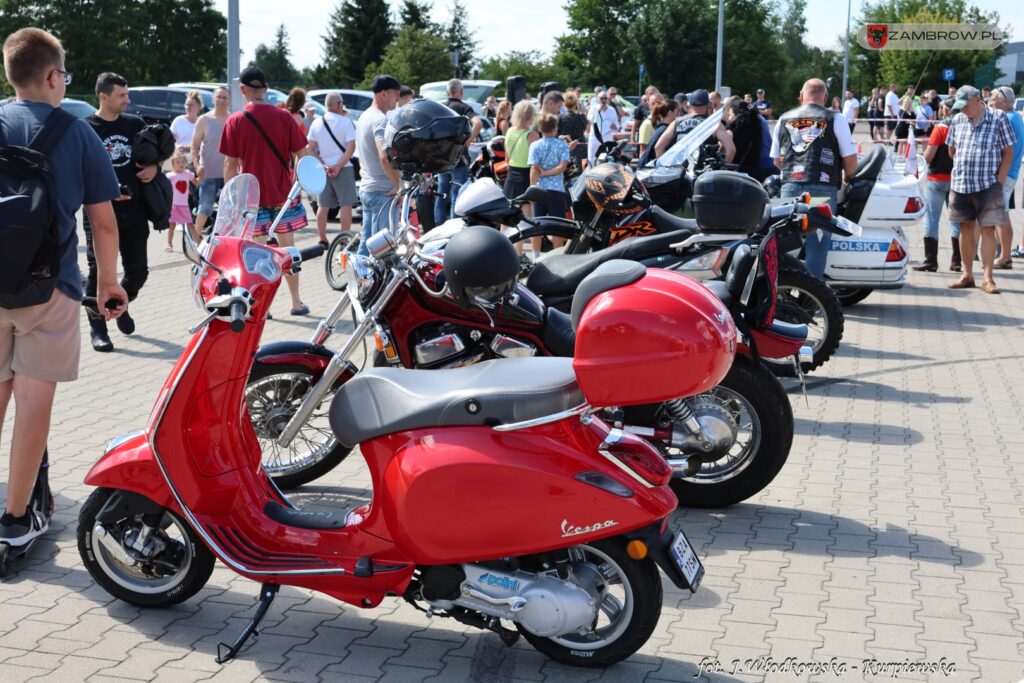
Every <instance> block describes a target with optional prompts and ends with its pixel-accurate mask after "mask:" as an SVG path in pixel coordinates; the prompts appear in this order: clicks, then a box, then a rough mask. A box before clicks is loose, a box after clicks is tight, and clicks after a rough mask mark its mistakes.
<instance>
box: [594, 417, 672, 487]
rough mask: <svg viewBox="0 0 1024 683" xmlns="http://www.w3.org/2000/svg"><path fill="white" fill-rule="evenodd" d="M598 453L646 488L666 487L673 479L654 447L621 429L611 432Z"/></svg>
mask: <svg viewBox="0 0 1024 683" xmlns="http://www.w3.org/2000/svg"><path fill="white" fill-rule="evenodd" d="M598 451H599V452H600V453H601V455H603V456H604V457H605V458H606V459H607V460H608V461H609V462H611V463H612V464H613V465H615V466H616V467H618V468H619V469H620V470H622V471H623V472H625V473H626V474H627V475H629V476H630V477H632V478H633V479H635V480H637V481H638V482H640V483H641V484H643V485H644V486H646V487H653V486H664V485H665V484H667V483H668V482H669V480H670V479H671V478H672V468H671V467H670V466H669V464H668V463H667V462H665V458H663V457H662V456H661V454H660V453H658V451H657V450H655V449H654V446H651V445H650V444H649V443H647V442H646V441H643V440H641V439H638V438H637V437H635V436H632V435H630V434H626V433H625V432H623V431H622V430H620V429H613V430H612V431H611V432H609V434H608V436H607V438H606V439H605V440H604V442H603V443H602V444H601V446H600V447H599V448H598Z"/></svg>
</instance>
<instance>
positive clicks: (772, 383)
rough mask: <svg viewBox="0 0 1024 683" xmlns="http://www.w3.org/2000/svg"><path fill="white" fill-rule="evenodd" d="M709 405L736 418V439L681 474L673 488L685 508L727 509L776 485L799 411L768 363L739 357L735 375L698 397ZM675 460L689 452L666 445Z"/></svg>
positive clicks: (733, 370) (673, 483)
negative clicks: (723, 450) (725, 449)
mask: <svg viewBox="0 0 1024 683" xmlns="http://www.w3.org/2000/svg"><path fill="white" fill-rule="evenodd" d="M696 398H697V400H698V401H700V402H701V403H702V404H703V405H705V407H706V408H709V409H711V410H717V411H722V412H724V413H725V414H726V415H728V416H729V418H731V420H732V422H733V424H734V426H735V429H736V438H735V441H734V442H733V445H732V447H731V448H730V449H729V450H728V452H726V453H723V454H721V455H720V457H718V458H717V459H710V458H705V459H704V461H703V462H702V463H701V466H700V468H699V469H698V470H697V471H696V472H695V473H694V474H693V475H691V476H688V477H679V478H675V479H673V480H672V481H671V482H670V486H671V487H672V490H673V491H675V494H676V496H677V497H678V498H679V504H680V505H681V506H683V507H701V508H706V507H726V506H728V505H733V504H735V503H738V502H740V501H742V500H746V499H747V498H749V497H751V496H753V495H755V494H756V493H758V492H759V491H761V490H762V489H763V488H764V487H766V486H767V485H768V484H769V483H771V481H772V479H774V478H775V475H777V474H778V473H779V471H780V470H782V466H783V465H785V464H786V459H787V458H789V450H790V447H791V446H792V444H793V411H792V408H791V407H790V404H789V397H788V396H787V395H786V391H785V389H784V388H783V387H782V385H781V384H780V383H779V380H777V379H776V378H775V377H774V376H773V375H772V374H771V372H769V371H768V370H767V368H765V367H764V366H763V365H760V364H759V363H757V362H756V361H754V360H753V359H751V358H748V357H746V356H737V357H736V360H735V361H734V363H733V366H732V368H731V369H730V370H729V374H727V375H726V376H725V378H724V379H723V380H722V382H721V383H720V384H719V385H718V386H716V387H715V388H714V389H712V390H711V391H709V392H707V393H704V394H701V395H700V396H698V397H696ZM663 450H664V451H666V452H667V454H668V457H670V458H684V457H686V455H687V454H685V453H682V452H679V451H678V450H677V449H674V448H671V447H669V448H663Z"/></svg>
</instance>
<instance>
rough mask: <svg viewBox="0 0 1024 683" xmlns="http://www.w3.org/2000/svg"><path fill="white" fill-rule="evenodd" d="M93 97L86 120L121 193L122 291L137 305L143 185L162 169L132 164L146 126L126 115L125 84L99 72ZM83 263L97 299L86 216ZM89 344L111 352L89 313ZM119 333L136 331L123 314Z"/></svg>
mask: <svg viewBox="0 0 1024 683" xmlns="http://www.w3.org/2000/svg"><path fill="white" fill-rule="evenodd" d="M96 97H97V98H99V103H100V108H99V109H98V110H97V111H96V113H94V114H92V115H91V116H88V117H86V119H85V122H86V123H88V124H89V125H90V126H92V129H93V130H94V131H96V135H98V136H99V138H100V141H101V142H102V143H103V147H104V148H105V149H106V150H107V155H108V156H109V157H110V163H111V164H112V165H113V166H114V173H116V174H117V181H118V183H119V184H120V187H121V192H120V194H119V195H118V197H117V198H116V199H115V200H114V216H115V217H116V218H117V232H118V239H119V245H120V250H121V266H122V267H123V268H124V277H123V278H122V279H121V286H122V287H124V289H125V291H126V292H127V293H128V300H129V301H135V297H137V296H138V295H139V290H141V289H142V285H144V284H145V283H146V280H147V279H148V278H149V255H148V253H147V251H146V245H147V242H148V241H149V213H148V211H147V208H146V203H145V199H144V197H143V183H149V182H151V181H152V180H153V179H154V178H155V177H156V174H157V173H158V172H159V171H160V167H159V166H157V165H156V164H150V165H148V166H145V167H141V166H139V164H136V163H135V162H134V161H132V145H133V144H134V142H135V136H136V135H138V134H139V132H140V131H141V130H142V129H143V128H145V127H146V122H145V121H143V120H142V119H141V118H140V117H138V116H133V115H132V114H125V113H124V111H125V109H127V108H128V105H129V104H130V103H131V101H130V100H129V98H128V81H127V80H125V79H124V77H123V76H119V75H117V74H115V73H111V72H109V71H108V72H106V73H101V74H100V75H99V77H98V78H97V79H96ZM84 228H85V258H86V262H87V263H88V264H89V277H88V280H87V281H86V285H85V293H86V295H88V296H94V295H95V294H96V256H95V253H94V250H93V230H92V222H91V221H90V220H89V216H86V217H85V223H84ZM88 315H89V326H90V328H91V329H90V335H89V336H90V339H91V340H92V348H93V349H94V350H96V351H99V352H101V353H108V352H110V351H113V350H114V344H113V343H112V342H111V341H110V335H109V334H108V333H107V321H106V320H104V319H103V317H102V316H100V315H97V314H96V313H95V312H93V311H89V313H88ZM117 329H119V330H121V332H122V333H123V334H132V333H133V332H135V321H134V320H133V319H132V317H131V316H130V315H128V314H127V313H125V314H124V315H122V316H120V317H119V318H118V319H117Z"/></svg>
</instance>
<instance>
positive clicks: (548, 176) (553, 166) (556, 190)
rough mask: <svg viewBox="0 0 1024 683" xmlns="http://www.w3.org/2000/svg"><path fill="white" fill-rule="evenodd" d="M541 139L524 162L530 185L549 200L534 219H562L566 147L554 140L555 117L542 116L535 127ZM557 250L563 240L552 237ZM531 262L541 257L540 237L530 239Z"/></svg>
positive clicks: (535, 143) (550, 115)
mask: <svg viewBox="0 0 1024 683" xmlns="http://www.w3.org/2000/svg"><path fill="white" fill-rule="evenodd" d="M537 129H538V130H539V131H540V134H541V136H542V137H541V139H540V140H537V141H536V142H534V143H533V144H532V145H530V154H529V156H528V157H527V163H529V164H530V184H531V185H536V186H537V187H539V188H541V189H542V190H547V192H548V194H549V195H551V201H550V202H548V203H547V204H538V205H534V207H533V216H534V218H537V217H540V216H558V217H559V218H565V207H566V197H565V178H564V172H565V169H566V168H568V166H569V145H568V144H567V143H566V142H565V140H562V139H560V138H558V137H557V133H558V117H557V116H555V115H554V114H541V115H540V121H539V122H538V124H537ZM552 241H553V242H554V244H555V246H556V247H559V246H561V245H562V244H564V243H565V240H563V239H560V238H557V237H553V238H552ZM532 246H533V260H534V261H536V260H537V259H538V258H539V257H540V246H541V238H540V237H534V238H533V245H532Z"/></svg>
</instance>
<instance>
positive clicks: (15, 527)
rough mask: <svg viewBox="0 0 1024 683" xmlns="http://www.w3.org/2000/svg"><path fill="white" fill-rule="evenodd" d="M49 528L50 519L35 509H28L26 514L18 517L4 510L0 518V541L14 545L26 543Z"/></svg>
mask: <svg viewBox="0 0 1024 683" xmlns="http://www.w3.org/2000/svg"><path fill="white" fill-rule="evenodd" d="M49 528H50V521H49V520H48V519H46V518H44V517H43V516H42V515H40V514H39V513H38V512H37V511H35V510H32V509H29V511H28V514H26V515H25V516H24V517H20V518H19V517H15V516H14V515H12V514H10V513H6V512H5V513H4V516H3V517H2V518H0V543H7V544H8V545H11V546H15V547H17V546H22V545H26V544H28V543H29V542H31V541H32V540H34V539H36V538H38V537H39V536H42V535H43V534H45V533H46V531H47V529H49Z"/></svg>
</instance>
